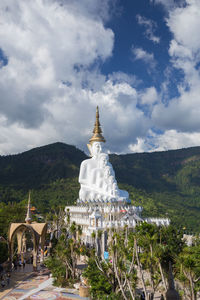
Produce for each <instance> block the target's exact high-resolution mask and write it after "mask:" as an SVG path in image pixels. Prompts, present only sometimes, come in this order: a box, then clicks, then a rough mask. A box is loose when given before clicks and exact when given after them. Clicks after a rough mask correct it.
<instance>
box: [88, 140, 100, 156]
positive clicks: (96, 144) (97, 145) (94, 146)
mask: <svg viewBox="0 0 200 300" xmlns="http://www.w3.org/2000/svg"><path fill="white" fill-rule="evenodd" d="M91 149H92V156H98V154H99V153H101V151H102V148H101V143H100V142H94V143H93V144H92V147H91Z"/></svg>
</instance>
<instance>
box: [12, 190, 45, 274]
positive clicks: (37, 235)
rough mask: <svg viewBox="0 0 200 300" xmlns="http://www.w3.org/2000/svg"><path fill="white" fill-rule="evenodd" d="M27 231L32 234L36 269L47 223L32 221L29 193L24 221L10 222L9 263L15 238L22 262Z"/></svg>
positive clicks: (42, 248) (25, 248)
mask: <svg viewBox="0 0 200 300" xmlns="http://www.w3.org/2000/svg"><path fill="white" fill-rule="evenodd" d="M27 231H29V232H30V233H31V236H32V242H33V250H32V258H33V270H37V256H38V250H39V247H40V248H41V250H42V251H41V261H43V259H44V257H43V255H44V245H45V237H46V232H47V223H37V222H32V217H31V200H30V193H29V198H28V206H27V214H26V218H25V223H11V224H10V228H9V235H8V242H9V256H10V264H12V262H13V257H14V240H15V237H16V238H17V255H18V257H20V259H21V261H22V263H23V260H24V255H25V253H26V252H27V247H26V232H27Z"/></svg>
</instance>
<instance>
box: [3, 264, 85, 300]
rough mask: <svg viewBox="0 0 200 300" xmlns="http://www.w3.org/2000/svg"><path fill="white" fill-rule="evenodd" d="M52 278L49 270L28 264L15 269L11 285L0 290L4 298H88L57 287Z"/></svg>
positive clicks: (12, 299) (69, 299) (5, 299)
mask: <svg viewBox="0 0 200 300" xmlns="http://www.w3.org/2000/svg"><path fill="white" fill-rule="evenodd" d="M52 282H53V280H52V278H49V271H48V270H47V269H45V268H44V269H41V270H40V271H38V272H33V271H32V266H30V265H27V267H25V268H24V269H19V268H18V270H17V271H13V272H12V275H11V281H10V285H9V286H6V287H5V288H4V289H1V290H0V299H2V300H24V299H29V300H34V299H38V300H43V299H48V300H54V299H56V300H88V299H89V298H85V297H80V296H79V295H78V291H77V290H75V289H68V288H56V287H55V286H53V285H52Z"/></svg>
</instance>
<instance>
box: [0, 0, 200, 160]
mask: <svg viewBox="0 0 200 300" xmlns="http://www.w3.org/2000/svg"><path fill="white" fill-rule="evenodd" d="M199 28H200V1H199V0H185V1H184V0H134V1H133V0H126V1H122V0H121V1H120V0H81V1H80V0H73V1H71V0H34V1H32V0H1V1H0V154H2V155H6V154H13V153H19V152H22V151H25V150H28V149H31V148H34V147H36V146H42V145H45V144H49V143H54V142H57V141H60V142H65V143H67V144H73V145H76V146H77V147H79V148H81V149H83V150H85V149H86V148H85V145H86V143H87V142H88V139H89V138H90V137H91V132H92V129H93V124H94V119H95V109H96V105H99V107H100V118H101V124H102V129H103V133H104V136H105V138H106V140H107V143H106V147H107V148H108V149H109V150H110V151H111V152H118V153H122V152H123V153H127V152H143V151H160V150H168V149H177V148H183V147H191V146H197V145H198V146H200V38H199Z"/></svg>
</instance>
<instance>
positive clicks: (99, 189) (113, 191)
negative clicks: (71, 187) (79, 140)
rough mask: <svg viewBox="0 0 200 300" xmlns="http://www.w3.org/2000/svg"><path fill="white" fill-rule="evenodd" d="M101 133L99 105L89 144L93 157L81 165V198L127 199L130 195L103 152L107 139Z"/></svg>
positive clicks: (95, 199) (100, 200)
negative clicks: (119, 183) (118, 182)
mask: <svg viewBox="0 0 200 300" xmlns="http://www.w3.org/2000/svg"><path fill="white" fill-rule="evenodd" d="M101 133H102V131H101V127H100V123H99V111H98V107H97V111H96V122H95V127H94V130H93V136H92V138H91V139H90V144H89V145H88V148H89V151H90V154H91V156H92V157H91V158H89V159H86V160H84V161H83V162H82V163H81V166H80V173H79V183H80V185H81V188H80V191H79V199H80V200H81V201H83V202H107V201H110V200H111V199H115V200H114V201H118V200H119V201H121V200H126V199H128V197H129V195H128V193H127V192H126V191H122V190H120V189H119V188H118V186H117V182H116V179H115V173H114V170H113V167H112V165H111V164H110V163H109V158H108V155H107V154H106V153H103V152H102V142H105V139H104V137H103V136H102V134H101ZM112 201H113V200H112Z"/></svg>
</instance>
